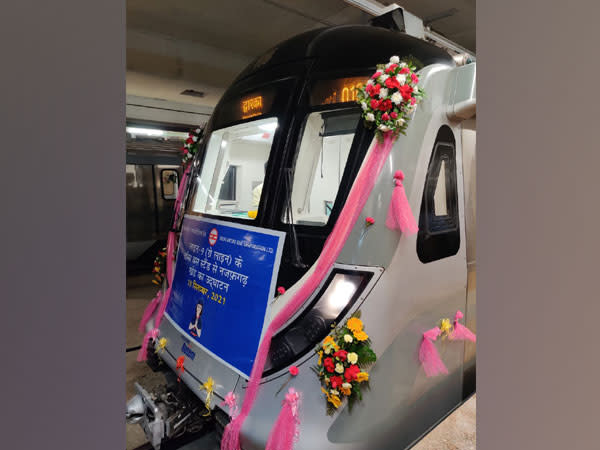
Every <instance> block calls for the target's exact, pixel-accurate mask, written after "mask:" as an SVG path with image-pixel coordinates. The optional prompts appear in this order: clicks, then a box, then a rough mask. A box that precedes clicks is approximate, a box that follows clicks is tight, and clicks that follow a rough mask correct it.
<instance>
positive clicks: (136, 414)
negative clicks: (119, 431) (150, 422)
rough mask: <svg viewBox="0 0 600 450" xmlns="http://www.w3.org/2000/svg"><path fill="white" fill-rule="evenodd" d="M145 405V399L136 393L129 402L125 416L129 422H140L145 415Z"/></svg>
mask: <svg viewBox="0 0 600 450" xmlns="http://www.w3.org/2000/svg"><path fill="white" fill-rule="evenodd" d="M144 412H145V407H144V401H143V400H142V396H141V395H140V394H136V395H134V396H133V397H131V399H130V400H129V401H128V402H127V408H126V413H125V418H126V420H127V423H131V424H135V423H139V422H140V420H142V418H143V417H144Z"/></svg>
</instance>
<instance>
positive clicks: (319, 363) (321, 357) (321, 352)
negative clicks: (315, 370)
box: [317, 350, 323, 366]
mask: <svg viewBox="0 0 600 450" xmlns="http://www.w3.org/2000/svg"><path fill="white" fill-rule="evenodd" d="M322 362H323V350H321V351H320V352H319V362H317V366H320V365H321V363H322Z"/></svg>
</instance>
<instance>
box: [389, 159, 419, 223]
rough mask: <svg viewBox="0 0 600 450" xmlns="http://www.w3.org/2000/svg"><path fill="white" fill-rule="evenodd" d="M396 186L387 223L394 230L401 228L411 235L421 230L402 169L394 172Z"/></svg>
mask: <svg viewBox="0 0 600 450" xmlns="http://www.w3.org/2000/svg"><path fill="white" fill-rule="evenodd" d="M394 180H395V183H396V187H394V190H393V192H392V200H391V202H390V207H389V209H388V216H387V219H386V221H385V224H386V226H387V227H388V228H390V229H392V230H400V231H402V233H404V234H407V235H411V234H415V233H416V232H418V231H419V227H418V226H417V222H416V221H415V217H414V216H413V213H412V210H411V209H410V203H408V199H407V198H406V192H404V185H403V184H402V180H404V173H403V172H402V171H401V170H398V171H396V173H395V174H394Z"/></svg>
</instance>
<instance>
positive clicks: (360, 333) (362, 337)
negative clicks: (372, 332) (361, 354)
mask: <svg viewBox="0 0 600 450" xmlns="http://www.w3.org/2000/svg"><path fill="white" fill-rule="evenodd" d="M354 337H355V338H356V339H358V340H359V341H366V340H367V339H369V335H368V334H367V333H365V332H364V331H358V332H357V331H355V332H354Z"/></svg>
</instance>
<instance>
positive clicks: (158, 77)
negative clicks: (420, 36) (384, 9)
mask: <svg viewBox="0 0 600 450" xmlns="http://www.w3.org/2000/svg"><path fill="white" fill-rule="evenodd" d="M379 3H380V4H382V5H389V4H391V3H397V4H398V5H401V6H403V7H404V8H405V9H406V10H407V11H410V12H411V13H413V14H415V15H417V16H419V17H420V18H421V19H423V21H424V23H425V25H429V26H430V27H431V29H432V30H434V31H436V32H438V33H440V34H442V35H444V36H446V37H447V38H449V39H450V40H452V41H454V42H456V43H458V44H460V45H462V46H463V47H465V48H467V49H469V50H471V51H475V0H446V1H440V0H401V1H398V0H396V1H395V2H394V1H390V0H379ZM371 17H372V16H370V15H369V14H367V13H365V12H363V11H361V10H360V9H358V8H356V7H355V6H351V5H350V4H348V3H346V2H345V1H343V0H222V1H220V2H217V1H208V0H169V1H165V0H127V94H128V95H135V96H140V97H147V98H153V99H162V100H168V101H174V102H179V103H189V104H195V105H204V106H214V105H215V104H216V102H217V101H218V100H219V98H220V96H221V95H222V93H223V92H224V88H225V87H227V85H229V84H230V83H231V81H232V80H233V79H234V78H235V76H236V75H237V74H238V73H239V72H240V71H241V70H242V69H243V68H244V67H245V66H246V65H247V64H248V63H250V62H251V61H252V60H253V59H254V58H255V57H256V56H258V55H260V54H261V53H263V52H265V51H266V50H268V49H269V48H271V47H273V46H274V45H276V44H277V43H279V42H281V41H283V40H285V39H287V38H290V37H292V36H294V35H296V34H299V33H301V32H303V31H307V30H310V29H313V28H319V27H323V26H330V25H343V24H357V23H358V24H360V23H367V21H368V20H369V19H370V18H371ZM186 89H188V90H193V91H196V92H201V93H203V94H204V96H203V97H196V96H187V95H181V92H183V91H184V90H186Z"/></svg>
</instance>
